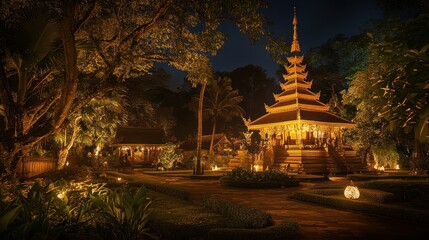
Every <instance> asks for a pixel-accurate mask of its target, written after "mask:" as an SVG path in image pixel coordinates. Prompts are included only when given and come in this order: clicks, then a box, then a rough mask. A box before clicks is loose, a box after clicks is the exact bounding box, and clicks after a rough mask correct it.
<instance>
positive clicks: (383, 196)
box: [359, 188, 395, 203]
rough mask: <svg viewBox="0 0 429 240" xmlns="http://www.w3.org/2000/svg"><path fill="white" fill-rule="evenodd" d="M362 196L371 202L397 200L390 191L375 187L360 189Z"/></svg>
mask: <svg viewBox="0 0 429 240" xmlns="http://www.w3.org/2000/svg"><path fill="white" fill-rule="evenodd" d="M359 191H360V198H361V199H362V200H366V201H369V202H376V203H387V202H393V201H394V200H395V195H394V194H393V193H390V192H385V191H381V190H374V189H362V188H360V189H359Z"/></svg>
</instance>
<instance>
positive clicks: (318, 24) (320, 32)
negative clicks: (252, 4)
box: [162, 0, 382, 89]
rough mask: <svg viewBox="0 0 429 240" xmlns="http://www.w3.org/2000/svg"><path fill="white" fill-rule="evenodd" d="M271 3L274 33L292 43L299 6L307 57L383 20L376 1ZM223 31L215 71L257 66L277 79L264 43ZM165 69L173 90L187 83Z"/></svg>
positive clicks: (300, 32) (279, 0) (227, 28)
mask: <svg viewBox="0 0 429 240" xmlns="http://www.w3.org/2000/svg"><path fill="white" fill-rule="evenodd" d="M268 3H269V7H268V9H264V10H263V11H264V14H266V16H267V18H268V20H269V21H270V22H271V23H272V24H273V32H274V33H275V34H276V35H277V36H279V35H285V36H286V39H287V41H288V42H289V43H290V42H291V40H292V19H293V8H294V6H296V11H297V18H298V39H299V42H300V45H301V51H302V52H303V53H304V54H305V51H306V50H308V49H310V48H313V47H317V46H319V45H320V44H322V43H324V42H326V41H327V40H329V39H332V38H333V37H335V36H336V35H338V34H344V35H345V36H352V35H356V34H359V33H361V32H363V31H364V30H365V29H366V28H367V27H368V26H369V20H371V19H379V18H381V17H382V13H381V10H380V8H379V7H378V6H377V5H376V1H375V0H359V1H356V0H353V1H352V0H295V1H290V0H268ZM222 30H223V31H224V32H225V33H226V34H227V40H226V42H225V45H224V47H223V48H222V49H221V50H220V51H219V52H218V54H217V55H216V56H215V57H213V58H212V63H213V68H214V70H215V71H232V70H234V69H236V68H238V67H242V66H245V65H248V64H253V65H259V66H262V67H263V68H264V69H266V70H267V74H268V75H269V76H270V77H275V72H276V70H277V69H278V65H277V64H276V62H275V61H274V60H273V59H272V58H271V56H270V55H269V53H268V52H267V51H266V50H265V48H264V46H263V44H262V43H261V42H258V43H256V44H254V45H252V44H251V43H250V41H249V39H248V37H247V36H245V35H243V34H241V33H239V32H238V28H237V27H235V26H234V25H232V24H226V25H223V26H222ZM162 67H163V68H165V69H166V70H167V71H168V72H169V73H170V74H172V78H173V81H172V84H171V88H172V89H176V88H177V87H178V86H179V85H180V84H182V83H183V78H184V76H185V75H186V73H184V72H179V71H177V70H175V69H174V68H171V67H168V66H165V65H162Z"/></svg>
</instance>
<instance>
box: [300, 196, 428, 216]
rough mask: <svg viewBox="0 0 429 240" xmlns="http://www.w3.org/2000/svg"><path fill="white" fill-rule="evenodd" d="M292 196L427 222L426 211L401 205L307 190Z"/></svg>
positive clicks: (358, 210) (373, 213) (317, 202)
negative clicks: (327, 194) (319, 193)
mask: <svg viewBox="0 0 429 240" xmlns="http://www.w3.org/2000/svg"><path fill="white" fill-rule="evenodd" d="M292 198H294V199H298V200H302V201H306V202H311V203H316V204H321V205H325V206H331V207H335V208H343V209H348V210H352V211H357V212H362V213H366V214H372V215H379V216H386V217H392V218H397V219H401V220H406V221H412V222H415V223H429V212H428V211H422V210H417V209H412V208H406V207H403V206H395V205H387V204H380V203H372V202H364V201H359V200H350V199H345V198H344V197H333V196H322V195H317V194H314V193H309V192H295V193H294V194H293V195H292Z"/></svg>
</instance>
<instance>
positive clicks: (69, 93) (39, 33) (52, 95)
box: [0, 0, 266, 172]
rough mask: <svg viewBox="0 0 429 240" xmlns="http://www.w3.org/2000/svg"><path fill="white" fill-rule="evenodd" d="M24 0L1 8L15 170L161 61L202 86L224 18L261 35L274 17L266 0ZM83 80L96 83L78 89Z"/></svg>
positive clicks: (2, 73) (5, 159)
mask: <svg viewBox="0 0 429 240" xmlns="http://www.w3.org/2000/svg"><path fill="white" fill-rule="evenodd" d="M21 3H22V4H17V3H16V1H11V2H6V3H2V7H1V11H2V12H1V13H2V14H0V15H1V17H0V18H1V19H0V20H1V24H0V25H1V26H3V27H2V28H1V36H2V37H1V39H0V41H1V44H0V46H1V47H0V60H1V61H0V99H1V106H2V107H1V109H2V113H3V115H4V117H3V119H4V125H3V126H4V128H3V129H2V140H1V148H2V156H1V159H2V163H3V165H4V166H5V167H6V168H7V169H8V170H10V171H11V172H14V171H15V169H16V165H17V162H18V161H19V160H20V159H22V158H23V157H24V156H25V155H26V154H27V153H28V152H29V151H30V150H31V149H32V148H33V146H34V145H35V144H37V143H38V142H40V141H42V140H44V139H46V138H47V137H49V136H52V135H53V134H55V133H56V132H58V131H59V130H60V129H61V126H62V125H63V123H64V122H65V120H66V119H67V118H68V116H69V114H70V113H71V112H77V111H78V109H79V108H82V107H83V106H85V105H86V104H87V103H88V102H90V101H91V99H93V98H95V97H99V96H102V95H103V94H104V93H106V92H108V91H109V90H112V89H114V88H115V87H116V86H117V85H118V84H121V83H123V82H124V81H126V80H127V79H128V78H132V77H138V76H141V75H143V74H147V73H148V71H149V70H150V69H151V68H152V67H153V65H154V63H156V62H167V63H169V64H170V65H172V66H174V67H176V68H178V69H180V70H184V71H186V72H188V73H189V74H188V77H187V79H189V80H190V81H191V82H192V83H193V84H194V85H196V84H198V83H202V82H203V81H204V79H206V78H207V77H208V76H210V75H211V67H210V63H209V55H214V54H215V53H216V52H217V50H218V49H220V48H221V47H222V45H223V42H224V40H225V36H224V35H223V33H222V32H221V31H220V30H219V26H220V24H221V23H222V22H225V21H230V22H234V23H236V25H238V27H239V28H240V31H242V32H243V33H245V34H248V35H249V36H250V37H251V39H253V40H257V39H258V38H259V37H260V36H261V35H262V34H263V33H264V26H265V22H266V21H265V19H264V17H263V16H262V14H261V13H260V12H259V10H260V8H262V7H264V6H266V4H265V3H264V2H263V1H262V0H249V1H222V0H214V1H192V0H181V1H174V0H161V1H153V0H146V1H137V0H130V1H128V0H105V1H97V0H62V1H25V0H23V1H21ZM37 9H39V10H38V11H37ZM32 12H33V13H34V12H36V13H37V12H38V13H39V14H29V13H32ZM4 26H5V27H4ZM88 46H91V49H88V48H84V47H88ZM54 59H55V60H57V61H54ZM54 63H55V64H54ZM82 78H88V81H92V82H93V84H92V85H90V86H88V87H85V88H80V87H79V83H80V80H81V79H82ZM16 83H18V84H16ZM52 85H55V86H56V87H52ZM48 89H50V91H51V92H48V93H47V91H48ZM78 92H80V94H79V96H81V97H79V98H77V96H78Z"/></svg>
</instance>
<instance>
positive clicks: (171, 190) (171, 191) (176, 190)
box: [129, 181, 191, 201]
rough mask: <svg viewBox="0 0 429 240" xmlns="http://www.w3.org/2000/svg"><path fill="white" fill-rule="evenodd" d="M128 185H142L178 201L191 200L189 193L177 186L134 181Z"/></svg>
mask: <svg viewBox="0 0 429 240" xmlns="http://www.w3.org/2000/svg"><path fill="white" fill-rule="evenodd" d="M129 184H130V186H141V185H144V186H145V187H146V188H148V189H150V190H152V191H155V192H159V193H163V194H166V195H169V196H172V197H175V198H178V199H182V200H186V201H189V200H191V196H190V194H189V192H187V191H186V190H185V189H183V188H181V187H178V186H174V185H170V184H165V183H157V182H151V181H135V182H130V183H129Z"/></svg>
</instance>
